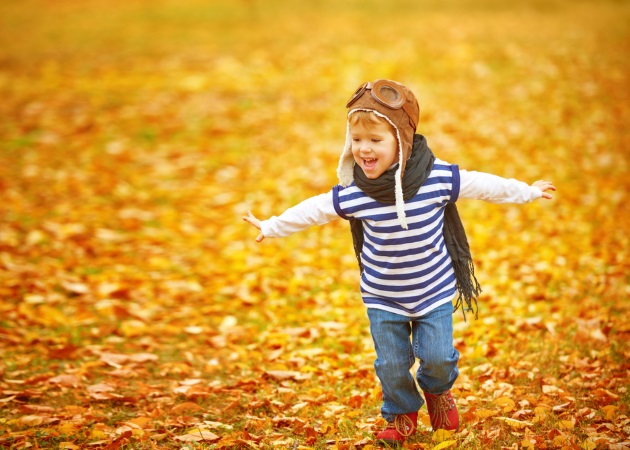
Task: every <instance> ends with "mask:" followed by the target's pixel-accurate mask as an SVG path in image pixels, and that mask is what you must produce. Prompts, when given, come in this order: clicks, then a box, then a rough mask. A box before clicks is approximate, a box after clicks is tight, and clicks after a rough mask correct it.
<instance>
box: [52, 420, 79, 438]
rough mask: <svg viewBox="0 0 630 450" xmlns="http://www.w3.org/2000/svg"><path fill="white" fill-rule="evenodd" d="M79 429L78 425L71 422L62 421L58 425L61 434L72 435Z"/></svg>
mask: <svg viewBox="0 0 630 450" xmlns="http://www.w3.org/2000/svg"><path fill="white" fill-rule="evenodd" d="M77 430H78V427H77V425H76V424H74V423H71V422H61V424H60V425H59V426H58V427H57V431H58V432H59V434H61V435H67V436H72V435H73V434H75V433H76V432H77Z"/></svg>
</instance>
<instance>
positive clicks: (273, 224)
mask: <svg viewBox="0 0 630 450" xmlns="http://www.w3.org/2000/svg"><path fill="white" fill-rule="evenodd" d="M338 217H339V216H338V215H337V211H336V210H335V206H334V203H333V194H332V191H330V192H328V193H326V194H321V195H316V196H315V197H311V198H308V199H306V200H304V201H303V202H300V203H299V204H297V205H295V206H293V207H291V208H289V209H287V210H286V211H285V212H283V213H282V214H281V215H280V216H279V217H276V216H273V217H271V218H269V219H267V220H259V219H258V218H257V217H256V216H254V215H253V214H252V212H251V211H247V215H246V216H244V217H243V220H244V221H245V222H249V223H251V224H252V225H253V226H255V227H256V228H258V229H259V230H260V234H259V235H258V236H257V237H256V242H261V241H262V240H263V239H265V237H268V238H279V237H285V236H289V235H290V234H293V233H296V232H298V231H301V230H304V229H306V228H308V227H310V226H312V225H323V224H325V223H328V222H330V221H331V220H333V219H336V218H338Z"/></svg>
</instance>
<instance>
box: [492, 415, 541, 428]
mask: <svg viewBox="0 0 630 450" xmlns="http://www.w3.org/2000/svg"><path fill="white" fill-rule="evenodd" d="M496 419H497V420H502V421H503V422H505V423H506V425H509V426H510V427H511V428H515V429H517V430H518V429H521V428H525V427H532V426H534V424H533V423H531V422H524V421H522V420H516V419H510V418H509V417H496Z"/></svg>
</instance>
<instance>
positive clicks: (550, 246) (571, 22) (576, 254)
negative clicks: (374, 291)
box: [0, 0, 630, 450]
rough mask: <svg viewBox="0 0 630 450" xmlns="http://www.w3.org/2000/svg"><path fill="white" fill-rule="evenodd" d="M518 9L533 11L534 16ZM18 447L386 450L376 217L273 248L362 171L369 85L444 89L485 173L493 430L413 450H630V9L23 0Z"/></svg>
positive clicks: (10, 345) (481, 217)
mask: <svg viewBox="0 0 630 450" xmlns="http://www.w3.org/2000/svg"><path fill="white" fill-rule="evenodd" d="M508 5H509V6H508ZM0 25H1V26H0V191H1V193H2V197H1V198H2V201H1V204H0V445H1V446H3V447H6V448H15V449H18V448H63V449H78V448H107V449H118V448H121V449H131V448H147V449H150V448H156V449H157V448H163V449H180V448H185V449H201V448H206V449H212V448H216V449H227V448H261V449H263V448H286V449H298V448H301V449H307V448H316V449H323V448H331V449H335V448H336V449H352V448H364V449H369V448H373V446H374V442H373V441H372V440H371V437H372V436H373V433H374V431H375V430H378V429H379V428H380V427H381V426H382V425H383V421H382V419H380V418H379V396H380V390H379V387H378V382H377V380H376V378H375V375H374V373H373V369H372V362H373V359H374V357H375V355H374V351H373V349H372V344H371V339H370V336H369V332H368V327H367V318H366V314H365V311H364V308H363V306H362V303H361V300H360V297H359V294H358V278H357V277H358V272H357V268H356V261H355V260H354V256H353V253H352V249H351V240H350V234H349V231H348V228H347V224H346V223H345V222H343V221H341V220H340V221H338V222H335V223H331V224H329V225H326V226H325V227H320V228H314V229H310V230H308V231H305V232H303V233H301V234H299V235H295V236H292V237H289V238H286V239H283V240H265V241H264V242H263V243H262V244H260V245H257V244H256V243H255V242H254V237H255V235H256V233H255V230H254V229H252V228H251V227H250V226H249V225H247V224H245V223H244V222H243V221H242V220H241V217H242V215H243V214H244V213H245V212H246V211H247V209H252V210H253V211H254V213H256V214H257V215H259V216H260V217H267V216H269V215H272V214H278V213H280V212H282V211H283V210H284V209H285V208H287V207H289V206H291V205H293V204H294V203H296V202H297V201H299V200H301V199H303V198H306V197H307V196H310V195H314V194H317V193H321V192H325V191H327V190H328V189H330V187H331V186H332V185H334V184H335V183H336V178H335V168H336V163H337V159H338V156H339V153H340V151H341V148H342V145H343V139H344V136H345V108H344V105H345V101H346V99H347V98H348V97H349V94H350V93H351V92H353V90H354V89H355V88H356V87H357V86H358V84H359V83H361V82H363V81H365V80H368V79H375V78H380V77H384V78H392V79H397V80H400V81H402V82H404V83H405V84H407V85H409V86H410V87H412V88H413V90H414V91H415V92H416V94H417V96H418V97H419V99H420V104H421V119H420V128H419V131H420V132H421V133H423V134H424V135H425V136H426V137H427V139H428V142H429V145H430V146H431V148H432V149H433V150H434V151H435V152H436V154H437V155H438V156H439V157H440V158H442V159H444V160H447V161H450V162H454V163H458V164H460V166H461V167H462V168H467V169H472V170H480V171H485V172H491V173H496V174H499V175H502V176H505V177H515V178H518V179H522V180H526V181H529V182H533V181H534V180H537V179H540V178H545V179H550V180H552V181H554V183H555V185H556V186H557V187H558V191H557V192H556V193H555V198H554V199H553V200H552V201H549V202H543V201H540V202H537V203H535V204H531V205H525V206H497V205H489V204H484V203H481V202H472V201H469V202H465V201H462V202H460V203H461V204H460V213H461V215H462V217H463V220H464V223H465V225H466V228H467V230H468V235H469V238H470V240H471V245H472V249H473V254H474V256H475V259H476V262H477V274H478V277H479V279H480V281H481V283H482V286H483V289H484V293H483V296H482V301H481V308H480V314H479V316H480V319H479V320H478V321H474V320H468V322H464V321H463V319H462V317H461V316H460V315H456V316H455V317H454V321H455V328H456V333H455V339H456V346H457V348H458V349H459V350H460V352H461V354H462V358H461V363H460V368H461V373H462V375H461V377H460V378H459V380H458V381H457V383H456V385H455V388H454V394H455V395H456V397H457V403H458V406H459V410H460V413H461V415H462V421H463V425H462V427H461V429H460V431H459V432H458V433H456V434H453V435H448V434H432V433H431V432H430V428H429V427H428V426H427V424H428V417H427V414H426V410H424V409H423V411H422V412H421V418H422V421H423V426H422V427H421V432H420V433H418V435H416V436H415V437H414V438H413V439H411V440H410V441H409V442H408V443H407V444H406V448H422V449H444V448H466V449H503V448H505V449H508V448H509V449H533V448H536V449H539V448H540V449H545V448H547V449H556V448H558V449H587V450H593V449H627V448H630V436H629V434H630V419H629V415H630V414H629V411H628V409H629V405H630V401H629V393H628V385H629V383H628V380H629V377H628V375H629V371H630V364H629V363H628V360H629V358H630V349H629V348H628V339H630V326H629V325H628V314H629V312H630V307H629V302H628V295H629V294H630V288H629V283H628V273H629V265H630V264H629V263H628V261H629V259H628V257H629V255H628V250H629V242H628V241H629V234H628V232H629V226H628V225H629V223H628V222H629V221H628V217H629V215H630V213H629V212H628V211H629V210H628V206H627V204H626V203H627V202H628V192H629V188H630V177H629V176H628V174H629V172H628V170H629V161H628V159H629V155H630V133H628V130H629V127H630V60H629V59H628V44H629V42H630V4H628V2H626V1H612V0H611V1H606V0H603V1H568V0H566V1H564V0H550V1H544V2H543V1H537V0H517V1H514V2H502V1H498V0H480V1H472V0H471V1H464V0H446V1H438V0H423V1H418V2H409V1H403V0H392V1H388V2H379V1H376V0H363V1H360V2H359V1H356V0H342V1H333V0H323V1H320V2H315V3H312V2H297V1H289V0H272V1H262V0H247V1H245V0H242V1H228V0H215V1H212V2H206V1H202V0H183V1H170V0H153V1H148V0H147V1H145V0H132V1H128V2H116V3H115V4H112V3H111V2H106V1H104V0H60V1H54V2H46V1H43V0H25V1H20V2H3V3H2V5H0Z"/></svg>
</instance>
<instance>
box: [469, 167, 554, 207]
mask: <svg viewBox="0 0 630 450" xmlns="http://www.w3.org/2000/svg"><path fill="white" fill-rule="evenodd" d="M459 176H460V191H459V197H460V198H470V199H476V200H484V201H486V202H490V203H503V204H507V203H512V204H523V203H529V202H533V201H534V200H537V199H539V198H544V199H547V200H549V199H551V198H553V196H552V195H551V192H549V191H555V190H556V187H555V186H554V185H553V183H552V182H551V181H545V180H538V181H535V182H534V183H532V184H531V185H530V184H528V183H525V182H523V181H519V180H515V179H514V178H510V179H508V178H503V177H500V176H497V175H493V174H489V173H484V172H475V171H467V170H460V171H459Z"/></svg>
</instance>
